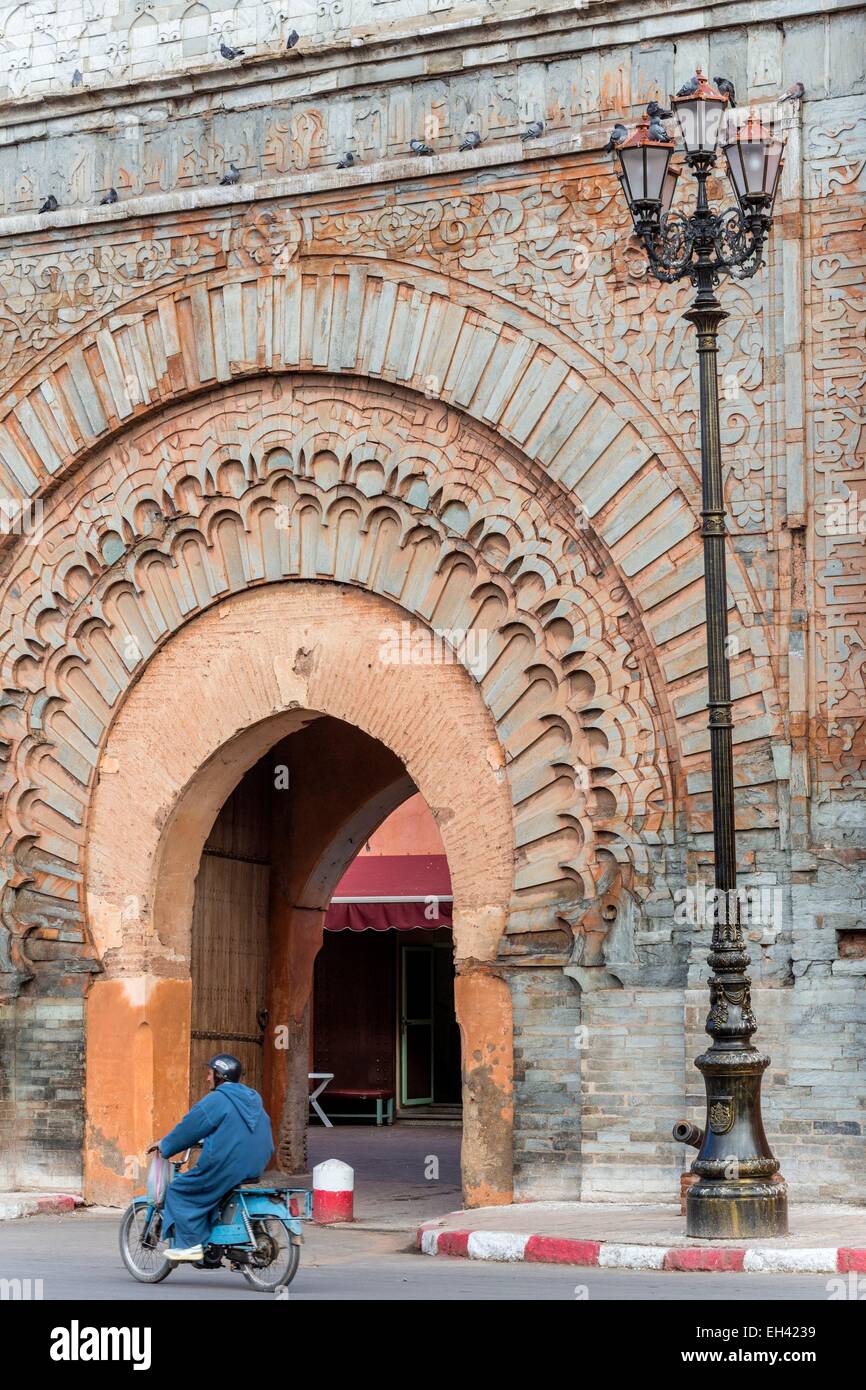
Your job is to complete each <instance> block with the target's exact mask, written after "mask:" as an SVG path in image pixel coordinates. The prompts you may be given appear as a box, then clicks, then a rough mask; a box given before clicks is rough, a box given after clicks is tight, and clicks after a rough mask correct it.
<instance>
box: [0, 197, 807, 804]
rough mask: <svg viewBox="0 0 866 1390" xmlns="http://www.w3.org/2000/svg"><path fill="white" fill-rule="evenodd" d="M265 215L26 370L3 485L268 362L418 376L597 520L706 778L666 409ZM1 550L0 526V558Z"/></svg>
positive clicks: (479, 310)
mask: <svg viewBox="0 0 866 1390" xmlns="http://www.w3.org/2000/svg"><path fill="white" fill-rule="evenodd" d="M287 219H288V220H287ZM266 222H267V226H266V227H265V226H264V224H263V227H262V228H261V229H260V230H261V231H262V232H263V235H264V240H261V238H260V239H259V240H260V244H259V242H257V247H258V249H257V251H256V255H255V257H254V258H253V257H248V258H247V261H246V263H245V264H244V265H243V266H241V267H240V268H233V269H230V270H224V271H222V272H219V273H217V274H215V275H212V276H209V277H192V278H190V280H189V281H188V282H183V283H177V282H175V283H173V284H172V285H170V286H167V287H164V288H162V289H161V290H160V291H159V292H157V293H156V294H154V295H152V296H148V295H139V296H137V297H136V298H134V299H133V300H132V301H131V302H130V303H128V304H127V305H125V306H119V307H116V308H115V309H114V310H113V311H112V315H111V317H110V318H108V319H103V320H100V321H97V322H96V323H92V324H90V325H88V326H87V327H86V328H85V329H83V330H82V331H81V332H79V333H78V334H75V335H74V336H70V339H69V340H67V341H66V342H65V343H64V345H63V347H62V348H60V349H58V350H57V351H56V352H55V353H53V354H52V355H51V356H50V357H48V358H46V359H44V360H43V361H41V362H40V363H39V364H38V366H37V367H36V368H34V370H33V372H31V373H30V374H28V375H27V376H25V377H22V378H21V380H20V381H19V382H18V383H17V384H16V390H15V394H14V397H12V400H13V402H14V403H13V405H12V408H11V409H10V411H9V412H8V413H7V415H6V417H5V418H4V419H3V420H2V421H0V483H2V485H3V491H4V493H5V494H6V495H7V496H9V497H10V498H16V497H17V498H22V499H25V498H31V499H32V498H38V497H41V496H43V495H45V494H46V493H48V492H50V491H52V490H53V489H54V488H56V487H57V486H59V485H60V483H61V480H62V479H63V477H64V476H65V475H66V473H67V472H68V471H69V470H74V469H75V468H76V467H77V466H78V464H79V463H80V461H81V460H82V459H83V458H85V457H86V456H88V455H89V454H90V453H91V452H93V451H94V449H96V448H98V447H99V445H100V443H104V442H105V441H107V440H108V439H110V438H111V437H113V436H116V435H118V434H119V433H120V432H121V431H123V430H125V429H126V428H128V427H129V426H130V425H132V424H134V423H135V422H136V421H137V419H139V418H140V417H143V416H147V415H151V414H153V413H154V412H158V411H160V410H163V409H164V408H165V407H166V406H167V405H168V404H169V403H170V402H173V401H177V400H179V399H187V398H190V397H194V396H196V395H199V394H201V393H206V392H210V391H213V390H214V389H222V388H223V387H224V386H225V385H226V384H227V383H229V382H231V381H238V380H242V379H246V378H249V377H251V376H254V375H256V374H260V373H263V372H265V373H282V372H286V371H289V372H295V371H303V372H324V373H331V374H338V375H340V376H343V375H347V374H348V375H353V376H362V377H364V378H367V379H374V380H381V381H386V382H390V383H394V384H395V385H397V386H400V387H401V388H404V389H407V390H412V391H416V392H419V393H421V394H422V395H424V396H425V397H426V398H427V399H429V400H430V401H431V402H433V401H439V402H441V403H442V406H443V408H444V407H448V406H450V407H452V408H454V409H455V410H458V411H460V412H461V413H464V414H466V415H468V416H471V417H472V418H474V419H475V420H476V421H478V422H479V423H480V424H481V425H482V426H483V427H484V428H489V429H491V430H492V431H494V433H495V435H496V436H497V437H498V438H500V439H503V440H507V441H509V442H510V443H511V444H512V445H513V446H514V447H516V448H517V449H519V451H520V453H521V455H522V456H523V458H524V459H525V460H526V462H527V465H528V466H529V467H531V468H533V469H535V471H536V477H537V480H538V487H539V489H540V490H543V491H545V492H548V493H549V492H551V491H552V492H553V493H554V494H557V495H558V496H559V497H560V499H561V505H562V506H563V507H565V508H566V509H567V510H568V511H569V512H572V514H576V515H577V516H578V517H579V519H580V522H581V524H582V525H584V526H585V527H586V528H587V530H588V534H589V537H590V538H591V539H592V540H594V541H595V542H596V543H597V546H598V550H597V559H598V563H599V565H611V566H613V567H614V569H615V570H616V572H617V574H618V576H619V579H620V582H621V584H622V586H623V588H624V591H625V592H626V593H627V594H628V595H629V597H630V600H631V603H632V605H633V614H632V617H631V618H630V619H629V621H630V622H636V628H635V627H633V628H632V633H631V636H632V640H633V643H634V645H635V646H636V647H638V646H641V647H642V649H643V660H644V663H645V664H647V665H649V666H651V667H652V668H653V669H654V672H655V684H656V689H657V693H658V696H659V698H660V700H662V702H663V704H665V705H666V704H667V703H668V696H667V689H666V688H667V687H668V686H670V687H671V692H670V697H669V699H670V703H671V704H675V703H678V704H679V706H680V708H681V709H682V710H684V711H686V713H685V714H684V715H683V716H681V717H680V720H679V722H680V724H681V725H687V726H688V727H687V728H686V729H685V731H684V734H683V736H682V737H680V736H678V732H677V731H676V730H675V728H674V726H673V723H672V722H671V721H670V720H668V725H667V730H666V732H667V737H668V739H669V741H670V743H671V753H672V754H673V755H674V760H675V761H677V759H678V755H679V754H682V760H683V769H684V772H685V774H686V776H687V777H689V776H690V777H691V778H692V782H693V784H694V786H695V788H697V787H698V786H700V787H701V788H702V789H703V787H704V785H705V782H706V767H705V763H706V756H705V755H706V752H707V748H708V740H707V735H706V730H705V727H704V721H703V720H702V719H701V718H700V717H696V715H699V714H700V713H702V706H703V703H704V699H705V696H704V693H703V690H704V637H703V632H702V625H703V592H702V585H701V581H702V573H703V560H702V554H701V546H700V537H699V534H698V529H697V527H698V518H697V509H698V506H699V502H698V498H697V490H696V489H695V490H694V492H693V495H692V496H691V497H690V498H687V497H686V496H685V495H684V494H683V492H682V491H681V490H680V488H678V487H677V486H675V484H674V483H673V482H672V480H671V478H670V476H669V475H668V473H667V472H666V470H665V469H664V468H663V466H662V464H661V462H660V460H659V458H658V457H657V456H656V454H655V453H654V452H653V443H654V439H655V438H657V437H658V436H657V434H656V433H655V431H656V429H657V428H658V426H657V424H656V422H653V421H652V420H650V419H649V418H647V416H646V411H645V409H644V408H643V407H641V406H640V405H639V404H638V402H636V401H634V400H632V398H631V397H630V396H629V395H628V393H627V392H625V391H624V390H623V389H622V388H621V387H620V386H619V383H618V382H617V381H616V380H615V378H614V377H613V376H604V375H603V374H600V372H599V368H598V364H597V363H590V362H589V361H588V360H587V358H586V356H585V354H584V353H582V352H581V350H580V349H579V348H578V347H577V345H575V344H574V343H572V342H570V341H569V340H567V339H565V338H564V337H563V336H562V335H561V334H559V333H557V331H556V330H555V329H554V328H552V327H550V326H549V325H546V324H544V323H542V322H541V321H540V320H539V319H538V318H537V316H535V315H534V314H533V313H531V312H529V311H527V310H525V309H523V308H521V307H520V306H517V305H515V304H513V303H510V302H508V301H506V300H504V299H500V298H497V297H496V296H493V295H491V294H490V293H489V291H484V290H482V289H481V288H480V287H477V286H474V285H467V284H463V283H461V282H456V281H454V280H452V279H449V278H448V277H447V276H445V275H442V274H439V273H436V272H433V271H429V270H422V269H418V268H416V267H408V266H405V265H401V264H400V263H397V262H395V263H391V262H388V261H384V260H380V259H376V258H364V257H357V258H351V257H347V258H345V259H341V260H331V259H328V258H324V257H307V258H299V259H294V260H293V259H291V258H292V256H293V255H294V253H295V251H296V249H297V244H298V240H299V237H298V235H297V224H296V221H295V219H294V216H293V214H292V213H291V211H290V210H288V209H277V210H276V213H274V211H273V210H271V211H270V212H269V213H268V214H267V218H266ZM286 256H288V263H286ZM686 471H688V470H686ZM680 476H681V477H682V476H684V474H683V470H682V469H681V470H680ZM458 505H459V504H458ZM2 550H3V547H2V538H0V569H2V567H3V564H4V563H5V557H4V556H3V553H2ZM732 558H733V563H732V564H731V565H730V567H729V606H730V610H731V611H730V613H729V629H730V633H731V637H732V639H733V642H734V644H735V651H736V657H735V659H734V663H733V670H732V678H733V690H734V701H735V704H734V720H735V730H736V737H737V739H738V740H739V741H740V743H741V744H742V745H744V746H747V747H748V759H749V763H750V774H749V776H750V780H751V781H753V782H755V783H757V784H761V785H763V786H764V787H765V789H766V790H765V797H764V808H763V815H764V817H765V819H766V817H767V816H769V817H770V818H771V819H772V818H776V817H777V812H776V809H775V806H774V804H773V798H774V796H775V771H774V764H773V759H772V751H771V746H770V737H771V736H772V734H774V733H775V731H776V730H777V729H778V728H779V727H780V723H781V708H780V702H779V697H778V693H777V690H776V684H775V673H774V667H773V654H772V652H769V651H767V650H766V648H765V647H764V646H763V644H762V642H761V638H760V632H759V630H758V629H757V628H756V627H754V626H753V625H752V623H751V617H750V615H751V614H752V613H753V612H754V611H755V610H756V608H759V607H760V606H761V601H760V599H759V596H758V595H757V593H756V592H755V590H754V581H753V580H752V578H751V576H750V575H749V574H748V572H747V570H746V568H745V566H744V565H743V563H742V562H741V561H740V560H739V559H738V558H737V557H736V556H734V557H732ZM663 717H665V718H667V714H666V712H663ZM681 790H682V789H681Z"/></svg>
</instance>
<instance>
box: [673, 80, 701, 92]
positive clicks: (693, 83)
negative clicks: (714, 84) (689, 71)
mask: <svg viewBox="0 0 866 1390" xmlns="http://www.w3.org/2000/svg"><path fill="white" fill-rule="evenodd" d="M700 85H701V79H700V78H699V77H698V76H697V75H695V76H694V77H690V78H689V80H688V82H684V83H683V85H682V86H681V87H680V90H679V91H678V92H677V96H678V97H691V96H694V94H695V92H696V91H697V90H698V87H700Z"/></svg>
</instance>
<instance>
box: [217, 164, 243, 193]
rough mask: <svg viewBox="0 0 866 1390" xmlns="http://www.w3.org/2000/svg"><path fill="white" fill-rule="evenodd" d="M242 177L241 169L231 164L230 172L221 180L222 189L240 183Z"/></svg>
mask: <svg viewBox="0 0 866 1390" xmlns="http://www.w3.org/2000/svg"><path fill="white" fill-rule="evenodd" d="M240 177H241V171H240V169H238V168H236V166H235V165H234V164H232V163H229V167H228V172H227V173H225V174H223V176H222V178H221V179H220V187H222V186H223V185H228V184H233V183H239V182H240Z"/></svg>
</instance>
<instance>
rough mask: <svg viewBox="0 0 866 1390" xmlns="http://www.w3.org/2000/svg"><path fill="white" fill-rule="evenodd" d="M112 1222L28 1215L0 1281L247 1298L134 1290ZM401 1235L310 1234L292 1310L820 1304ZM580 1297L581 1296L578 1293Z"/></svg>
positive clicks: (796, 1295) (792, 1282)
mask: <svg viewBox="0 0 866 1390" xmlns="http://www.w3.org/2000/svg"><path fill="white" fill-rule="evenodd" d="M117 1225H118V1218H117V1214H116V1213H113V1212H112V1213H106V1212H93V1211H87V1212H76V1213H75V1214H73V1215H70V1216H67V1217H58V1216H33V1217H28V1218H26V1219H24V1220H19V1221H9V1222H4V1223H2V1225H0V1279H10V1278H19V1279H31V1280H33V1279H42V1281H43V1297H44V1298H45V1299H46V1300H50V1299H70V1300H74V1301H80V1300H82V1299H84V1300H90V1299H99V1300H102V1299H140V1300H143V1301H144V1302H150V1301H154V1302H163V1301H165V1300H166V1299H171V1300H177V1299H191V1300H201V1299H203V1298H204V1299H252V1300H255V1301H258V1302H265V1301H266V1300H267V1299H268V1298H269V1297H270V1296H269V1295H266V1294H261V1293H257V1292H255V1291H254V1290H252V1289H249V1288H248V1287H247V1285H246V1284H245V1282H244V1280H243V1279H242V1277H241V1276H240V1275H239V1274H232V1273H231V1271H229V1270H218V1271H215V1272H214V1273H206V1272H204V1271H200V1270H194V1269H185V1270H184V1269H181V1270H178V1271H176V1272H175V1273H174V1274H171V1275H170V1276H169V1278H168V1279H166V1280H165V1281H164V1282H163V1283H162V1284H159V1285H156V1286H149V1285H144V1284H137V1283H136V1282H135V1281H134V1280H133V1279H131V1278H130V1277H129V1275H128V1274H127V1273H126V1270H125V1269H124V1267H123V1265H122V1264H121V1262H120V1256H119V1254H118V1251H117ZM408 1242H409V1237H408V1235H407V1234H406V1233H405V1232H402V1233H401V1232H394V1231H387V1232H374V1231H366V1230H364V1231H358V1230H345V1229H344V1230H339V1229H334V1230H322V1229H315V1228H309V1235H308V1239H307V1242H306V1244H305V1246H304V1250H303V1254H302V1257H301V1267H300V1270H299V1272H298V1274H297V1276H296V1278H295V1280H294V1283H293V1284H292V1285H291V1290H290V1297H291V1299H292V1301H294V1300H296V1299H300V1300H311V1301H316V1300H327V1299H354V1300H378V1299H382V1300H406V1301H410V1302H414V1301H424V1300H440V1299H447V1300H465V1299H485V1300H491V1299H520V1300H526V1299H564V1300H569V1301H573V1300H574V1299H575V1298H587V1297H588V1298H589V1299H590V1300H593V1299H596V1300H598V1299H603V1300H620V1299H670V1300H677V1301H679V1300H692V1299H723V1300H732V1299H737V1300H740V1299H746V1300H753V1299H755V1300H762V1299H770V1300H788V1299H813V1300H820V1301H822V1302H826V1301H827V1296H828V1295H827V1280H828V1277H829V1276H827V1275H762V1274H719V1275H714V1274H701V1275H688V1274H640V1273H637V1272H634V1271H631V1270H600V1269H573V1268H557V1267H553V1266H545V1265H526V1264H515V1265H499V1264H488V1263H478V1262H473V1261H471V1260H449V1259H444V1258H435V1259H431V1258H430V1257H429V1256H424V1255H419V1254H417V1253H415V1252H414V1251H411V1250H409V1249H407V1245H408ZM584 1290H585V1292H584Z"/></svg>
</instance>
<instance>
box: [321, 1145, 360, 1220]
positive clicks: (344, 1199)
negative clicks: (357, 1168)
mask: <svg viewBox="0 0 866 1390" xmlns="http://www.w3.org/2000/svg"><path fill="white" fill-rule="evenodd" d="M354 1203H355V1173H354V1170H353V1169H352V1168H350V1167H349V1165H348V1163H342V1162H341V1161H340V1159H339V1158H328V1159H326V1160H325V1162H324V1163H317V1164H316V1166H315V1168H314V1169H313V1220H314V1221H315V1222H317V1223H318V1224H319V1225H320V1226H331V1225H333V1224H334V1222H336V1221H352V1220H354Z"/></svg>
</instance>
